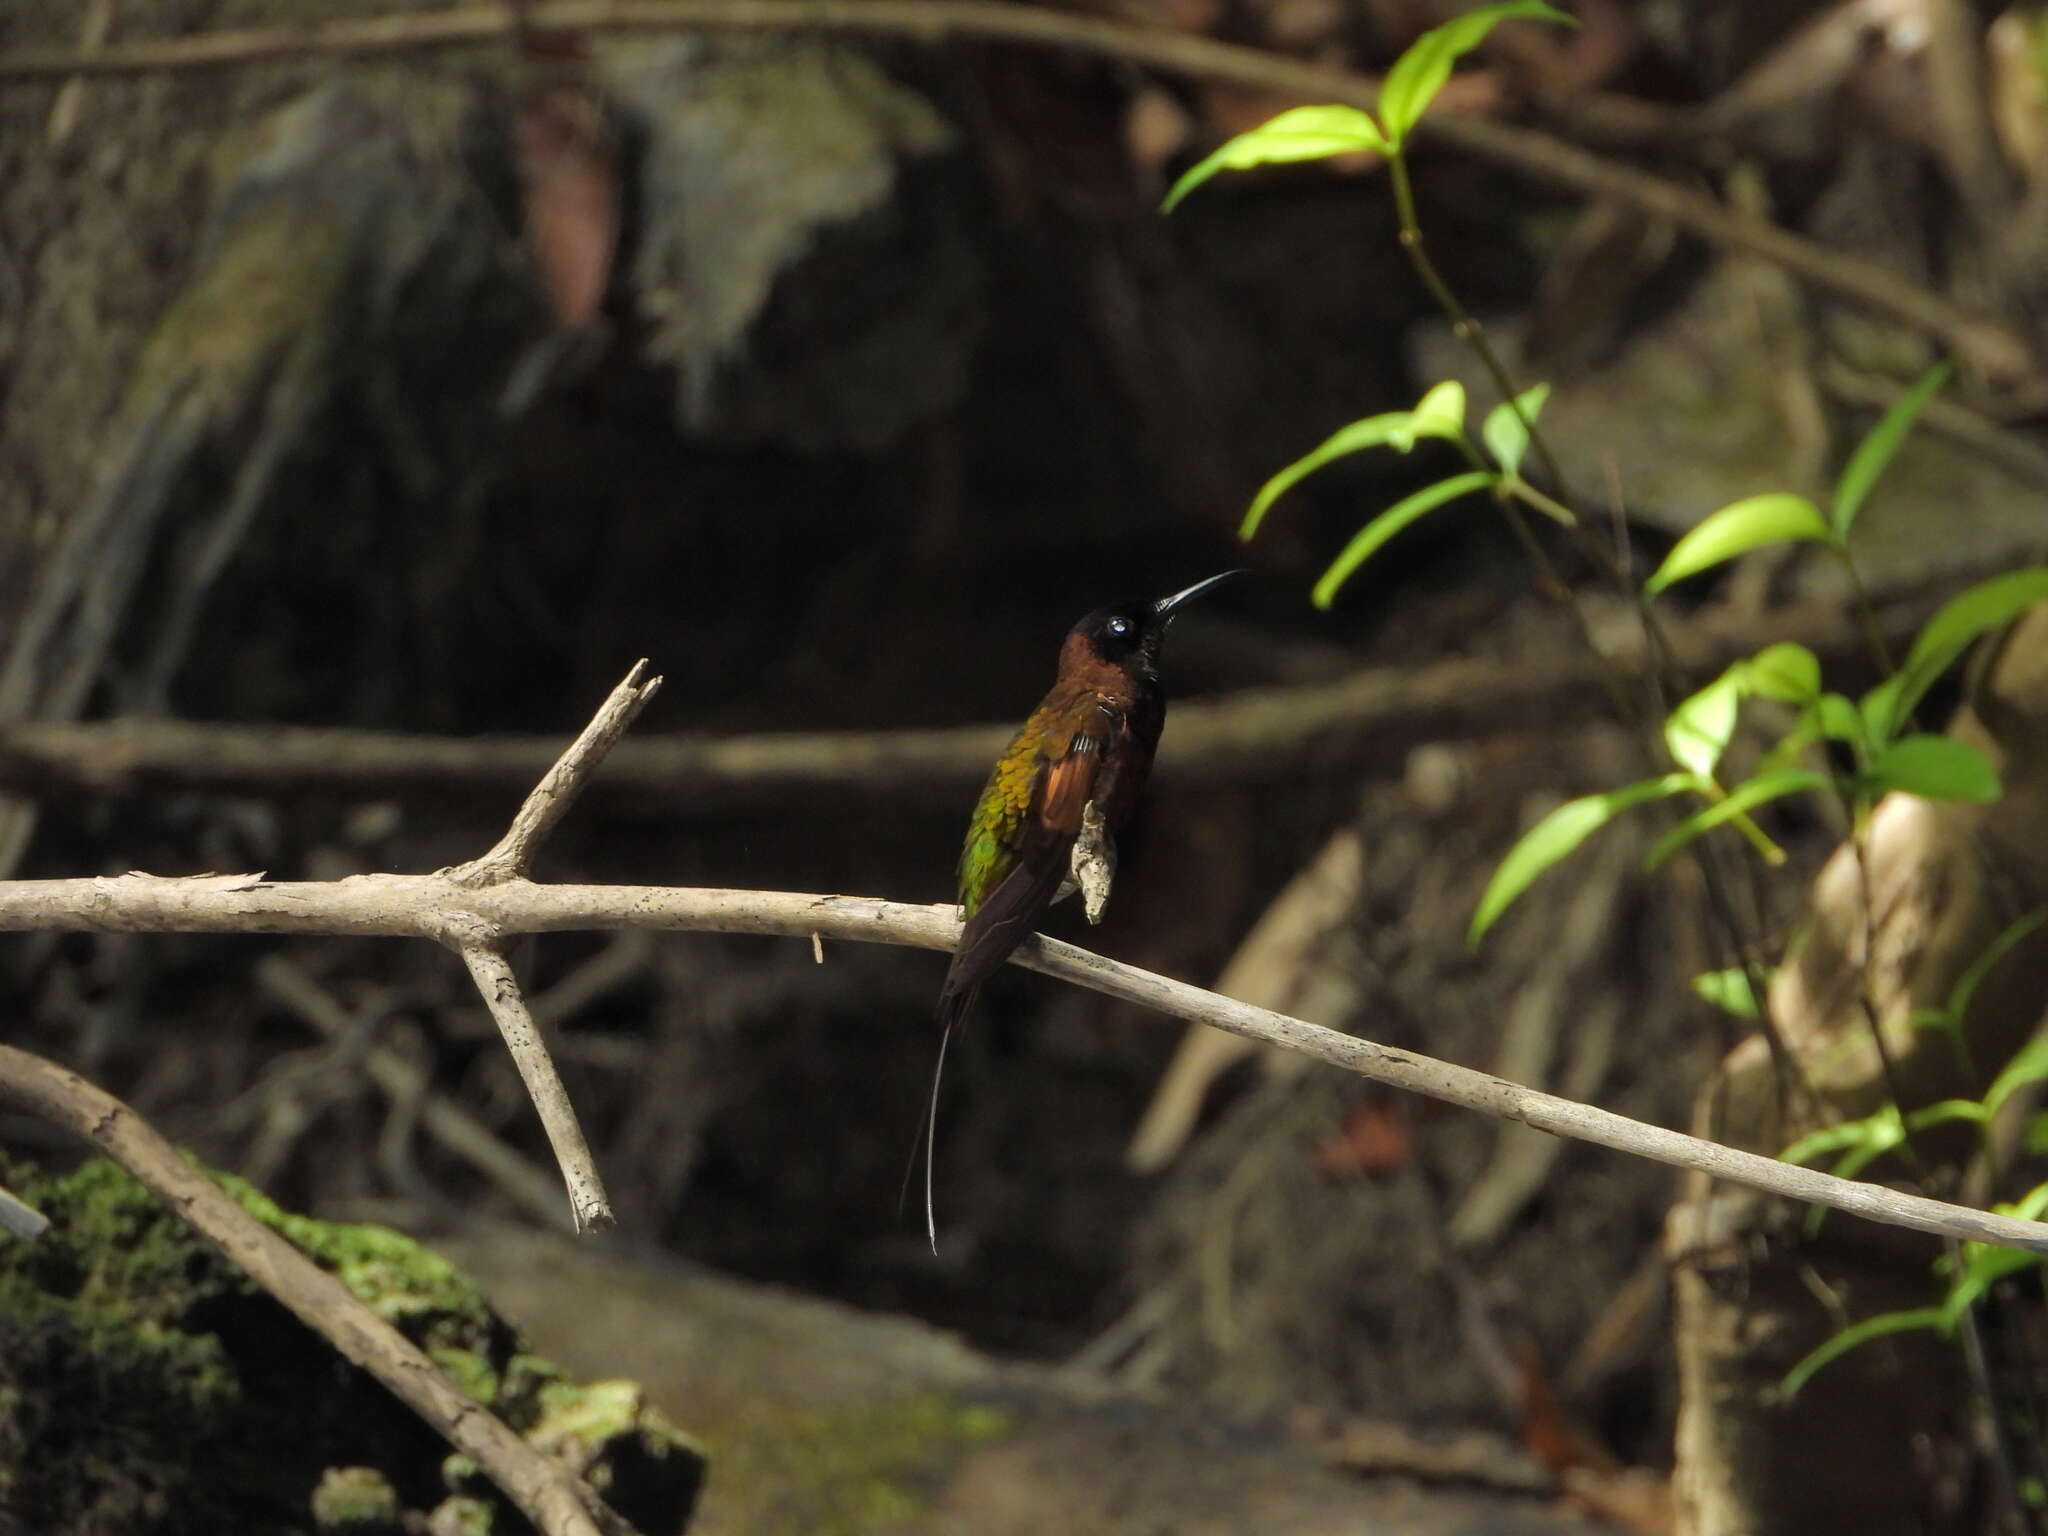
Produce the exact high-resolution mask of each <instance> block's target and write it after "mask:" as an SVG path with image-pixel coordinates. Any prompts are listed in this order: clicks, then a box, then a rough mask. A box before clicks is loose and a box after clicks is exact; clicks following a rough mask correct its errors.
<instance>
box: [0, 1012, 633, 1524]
mask: <svg viewBox="0 0 2048 1536" xmlns="http://www.w3.org/2000/svg"><path fill="white" fill-rule="evenodd" d="M0 1103H5V1104H6V1105H8V1107H10V1108H12V1109H16V1110H20V1111H22V1112H24V1113H26V1114H31V1115H35V1116H37V1117H38V1118H40V1119H44V1120H48V1121H50V1122H52V1123H53V1124H56V1125H60V1126H63V1127H64V1128H65V1129H66V1130H69V1131H71V1132H72V1133H73V1134H75V1135H77V1136H79V1137H81V1138H82V1139H83V1140H85V1141H87V1142H90V1143H91V1144H92V1145H93V1146H94V1147H95V1148H97V1149H98V1150H99V1151H100V1152H103V1153H104V1154H106V1155H107V1156H108V1157H110V1158H112V1159H113V1160H114V1161H115V1162H117V1163H119V1164H120V1165H121V1166H122V1167H123V1168H125V1169H127V1170H128V1171H129V1172H130V1173H132V1174H133V1175H135V1177H136V1178H137V1179H139V1180H140V1181H141V1182H142V1183H143V1184H144V1185H145V1186H146V1187H147V1188H148V1189H149V1191H150V1193H151V1194H153V1195H155V1196H156V1197H157V1198H158V1199H159V1200H161V1201H163V1203H164V1204H165V1205H167V1206H169V1207H170V1208H171V1209H172V1210H173V1211H175V1212H176V1213H177V1214H178V1216H179V1217H180V1218H181V1219H182V1220H184V1221H187V1222H190V1223H191V1225H192V1227H193V1228H194V1229H195V1230H196V1231H197V1232H198V1233H199V1235H200V1236H202V1237H204V1238H205V1239H206V1240H207V1241H208V1242H209V1243H211V1244H213V1246H214V1247H216V1248H218V1249H219V1250H220V1251H221V1254H222V1255H223V1256H224V1257H225V1258H226V1259H227V1260H228V1262H229V1263H231V1264H233V1265H234V1266H235V1267H236V1268H238V1269H240V1270H241V1271H242V1272H243V1273H244V1274H246V1275H248V1276H249V1278H250V1279H251V1280H253V1281H255V1282H256V1284H258V1285H260V1286H262V1287H263V1289H264V1290H266V1291H268V1292H269V1293H270V1294H271V1295H273V1296H275V1297H276V1298H277V1299H278V1300H279V1301H280V1302H282V1303H283V1304H284V1305H285V1306H286V1307H288V1308H290V1309H291V1311H292V1313H293V1314H294V1315H295V1316H296V1317H297V1318H298V1319H299V1320H300V1321H301V1322H303V1323H304V1324H305V1325H306V1326H307V1327H309V1328H311V1329H312V1330H313V1331H314V1332H316V1333H318V1334H319V1335H320V1336H321V1337H323V1338H324V1339H326V1340H327V1341H328V1343H330V1344H332V1345H333V1346H334V1347H335V1349H337V1350H339V1351H340V1352H341V1353H342V1354H343V1355H345V1356H347V1357H348V1358H349V1359H350V1360H353V1361H354V1362H355V1363H356V1364H357V1365H359V1366H361V1367H362V1368H363V1369H364V1370H366V1371H368V1372H370V1374H371V1375H373V1376H375V1377H376V1378H377V1379H378V1380H379V1381H381V1382H383V1383H384V1385H385V1386H386V1387H388V1388H389V1389H390V1390H391V1392H392V1393H393V1394H394V1395H395V1396H397V1397H398V1398H399V1400H400V1401H402V1402H403V1403H405V1405H406V1406H407V1407H409V1408H411V1409H412V1410H413V1412H415V1413H417V1414H418V1415H419V1416H420V1417H421V1418H422V1419H424V1420H426V1421H427V1423H428V1424H430V1425H431V1426H433V1428H434V1429H435V1431H436V1432H438V1433H439V1434H440V1435H441V1436H442V1437H443V1438H444V1439H446V1440H447V1441H448V1443H449V1444H450V1445H452V1446H454V1447H455V1448H456V1449H457V1450H459V1451H461V1452H462V1453H463V1454H464V1455H466V1456H469V1457H471V1458H472V1459H473V1460H475V1462H476V1464H477V1465H478V1466H480V1467H481V1468H483V1470H484V1472H485V1474H486V1475H487V1476H489V1477H490V1479H491V1481H492V1482H494V1483H496V1484H497V1485H498V1486H499V1487H500V1488H501V1489H503V1490H504V1492H505V1496H506V1497H507V1498H509V1499H510V1500H511V1501H512V1502H513V1503H514V1504H515V1505H517V1506H518V1507H519V1509H520V1510H521V1511H522V1512H523V1513H524V1514H525V1515H526V1517H527V1518H528V1519H529V1520H531V1521H532V1522H533V1524H534V1526H535V1527H536V1528H537V1529H538V1530H540V1531H542V1532H544V1533H546V1536H632V1527H631V1526H629V1525H628V1524H627V1523H626V1522H625V1521H624V1520H623V1519H621V1518H620V1517H619V1516H618V1514H617V1513H616V1512H615V1511H613V1510H612V1509H611V1508H609V1507H608V1506H607V1505H606V1504H605V1503H604V1502H603V1500H601V1499H600V1498H599V1497H598V1496H597V1494H596V1493H595V1492H593V1491H592V1490H591V1488H590V1487H589V1485H588V1484H586V1483H584V1482H583V1481H582V1480H581V1479H580V1478H577V1477H576V1476H574V1475H573V1474H571V1473H570V1471H569V1470H568V1468H566V1467H565V1466H563V1465H562V1464H561V1463H559V1462H556V1461H552V1460H550V1459H549V1458H548V1457H546V1456H543V1455H541V1454H540V1452H538V1451H536V1450H535V1449H534V1448H533V1447H532V1446H530V1445H528V1444H527V1443H526V1442H525V1441H524V1440H522V1439H520V1438H519V1436H518V1435H516V1434H514V1433H513V1432H512V1431H511V1430H510V1429H508V1428H507V1427H506V1426H505V1424H504V1423H503V1422H502V1421H501V1420H499V1419H498V1418H497V1417H495V1416H494V1415H493V1414H491V1413H490V1412H489V1411H488V1410H486V1409H485V1408H484V1407H482V1405H480V1404H479V1403H477V1402H476V1401H475V1400H474V1399H473V1398H471V1397H469V1396H468V1395H467V1394H465V1393H464V1392H463V1391H462V1390H461V1389H460V1388H458V1387H457V1386H456V1385H455V1383H454V1381H453V1380H452V1379H451V1378H450V1377H449V1376H447V1375H446V1374H445V1373H444V1372H442V1371H441V1370H440V1368H439V1367H437V1366H436V1365H435V1364H434V1363H433V1361H431V1360H429V1359H428V1358H427V1357H426V1355H425V1354H423V1353H422V1352H421V1351H420V1349H419V1348H418V1347H417V1346H416V1345H414V1344H413V1343H412V1342H411V1341H410V1340H408V1339H407V1338H406V1337H405V1336H404V1335H403V1334H401V1333H399V1332H398V1331H397V1330H396V1329H394V1328H393V1327H391V1325H390V1324H388V1323H386V1322H385V1321H384V1320H383V1319H381V1318H379V1317H378V1316H377V1314H376V1313H374V1312H372V1311H371V1310H370V1309H369V1308H368V1307H367V1306H365V1305H364V1304H363V1303H362V1302H360V1301H358V1300H357V1299H356V1298H355V1296H354V1295H353V1294H351V1293H350V1291H349V1289H348V1288H347V1287H346V1286H345V1285H343V1284H342V1283H341V1282H340V1281H339V1280H337V1279H336V1278H335V1277H334V1276H332V1275H330V1274H328V1273H327V1272H326V1271H325V1270H323V1269H321V1268H319V1267H318V1266H317V1265H315V1264H314V1263H313V1262H312V1261H311V1260H309V1259H308V1258H306V1257H305V1256H304V1255H303V1254H301V1253H300V1252H299V1251H298V1250H297V1249H296V1248H294V1247H292V1245H291V1244H290V1243H288V1242H286V1241H285V1240H284V1239H283V1238H282V1237H280V1236H278V1234H277V1233H275V1232H273V1231H271V1229H270V1228H268V1227H266V1226H264V1225H263V1223H262V1222H260V1221H258V1220H256V1218H255V1217H253V1216H251V1215H250V1214H249V1213H248V1212H247V1211H245V1210H243V1209H242V1208H241V1206H239V1205H237V1204H236V1203H235V1202H234V1200H232V1199H231V1198H230V1197H229V1196H228V1195H227V1194H226V1193H225V1192H224V1191H222V1190H221V1188H220V1187H219V1186H218V1185H216V1184H215V1183H214V1182H213V1181H212V1180H211V1179H209V1178H207V1177H206V1175H205V1174H203V1173H201V1172H200V1171H199V1170H198V1169H196V1168H194V1167H193V1166H192V1165H191V1164H190V1163H188V1162H186V1161H185V1159H184V1157H183V1155H182V1154H180V1153H179V1151H178V1149H177V1148H176V1147H174V1146H172V1145H171V1144H170V1143H169V1142H168V1141H166V1140H164V1138H163V1137H162V1136H160V1135H158V1134H157V1132H156V1131H155V1130H154V1129H153V1128H152V1127H151V1126H150V1125H149V1124H148V1123H147V1122H146V1121H144V1120H143V1119H142V1117H141V1116H139V1115H137V1114H136V1113H135V1111H134V1110H132V1109H130V1108H129V1107H128V1106H127V1105H126V1104H124V1103H122V1102H121V1101H120V1100H119V1099H116V1098H115V1097H113V1096H112V1095H111V1094H109V1093H106V1092H105V1091H103V1090H101V1089H99V1088H96V1087H94V1086H93V1085H92V1084H91V1083H88V1082H87V1081H86V1080H85V1079H84V1078H82V1077H80V1076H78V1075H77V1074H76V1073H74V1072H70V1071H67V1070H66V1069H64V1068H63V1067H60V1066H58V1065H56V1064H55V1063H54V1062H49V1061H45V1060H44V1059H43V1058H42V1057H40V1056H33V1055H30V1054H29V1053H28V1052H26V1051H21V1050H16V1049H15V1048H14V1047H12V1046H4V1045H0Z"/></svg>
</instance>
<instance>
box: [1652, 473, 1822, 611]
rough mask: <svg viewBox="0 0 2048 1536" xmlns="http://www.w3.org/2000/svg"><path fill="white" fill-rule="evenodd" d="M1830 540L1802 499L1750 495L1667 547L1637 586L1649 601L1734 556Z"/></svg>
mask: <svg viewBox="0 0 2048 1536" xmlns="http://www.w3.org/2000/svg"><path fill="white" fill-rule="evenodd" d="M1833 539H1834V530H1833V529H1831V528H1829V527H1828V523H1827V519H1826V518H1824V517H1822V516H1821V515H1820V508H1819V507H1816V506H1815V505H1814V504H1813V503H1812V502H1810V501H1808V500H1807V499H1806V498H1805V497H1804V496H1794V495H1792V494H1791V493H1790V492H1789V491H1771V492H1769V493H1767V494H1765V495H1762V496H1750V497H1747V498H1745V499H1744V500H1742V501H1738V502H1735V503H1733V504H1732V505H1729V506H1725V507H1723V508H1721V510H1720V511H1718V512H1712V513H1709V514H1708V515H1707V517H1706V518H1705V519H1704V520H1703V521H1702V522H1701V523H1700V525H1699V526H1698V527H1697V528H1695V529H1693V531H1692V532H1691V533H1688V534H1687V535H1686V536H1685V537H1684V538H1682V539H1680V540H1679V541H1678V543H1677V544H1675V545H1673V546H1672V550H1671V553H1670V554H1668V555H1666V556H1665V557H1664V563H1663V564H1662V565H1660V566H1658V567H1657V571H1656V574H1655V575H1653V576H1651V578H1650V579H1649V580H1648V581H1647V582H1645V583H1644V584H1643V590H1644V591H1645V592H1647V593H1649V594H1650V595H1651V596H1655V595H1656V594H1657V593H1659V592H1662V591H1663V590H1664V589H1665V588H1666V587H1668V586H1670V585H1671V584H1672V583H1673V582H1674V581H1683V580H1684V579H1685V578H1686V577H1688V576H1696V575H1698V574H1699V573H1700V572H1701V571H1704V570H1709V569H1711V568H1712V567H1714V566H1717V565H1720V564H1721V563H1722V562H1723V561H1727V560H1733V559H1734V558H1735V557H1736V556H1737V555H1746V554H1748V553H1749V552H1750V551H1751V550H1753V549H1763V548H1765V547H1766V546H1768V545H1771V544H1793V543H1799V542H1801V541H1818V542H1820V543H1823V544H1826V543H1830V542H1832V541H1833Z"/></svg>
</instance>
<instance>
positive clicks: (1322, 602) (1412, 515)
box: [1311, 469, 1500, 608]
mask: <svg viewBox="0 0 2048 1536" xmlns="http://www.w3.org/2000/svg"><path fill="white" fill-rule="evenodd" d="M1499 479H1500V477H1499V476H1498V475H1495V474H1493V473H1492V472H1491V471H1486V470H1476V469H1475V470H1470V471H1468V472H1467V473H1465V474H1462V475H1453V476H1451V478H1450V479H1448V480H1439V481H1438V482H1437V483H1436V484H1435V485H1425V486H1424V487H1423V488H1422V489H1421V490H1419V491H1417V492H1416V493H1415V494H1414V495H1412V496H1404V497H1402V498H1401V500H1399V501H1397V502H1395V503H1394V504H1393V505H1392V506H1391V507H1389V508H1387V510H1386V511H1384V512H1382V513H1381V514H1380V515H1379V516H1378V517H1376V518H1374V519H1373V520H1372V521H1371V522H1369V523H1367V524H1366V525H1365V526H1364V527H1363V528H1361V529H1359V530H1358V532H1357V533H1355V534H1353V535H1352V536H1351V542H1350V543H1349V544H1346V545H1345V546H1344V553H1343V554H1341V555H1339V556H1338V557H1337V558H1336V559H1335V560H1334V561H1332V562H1331V564H1330V568H1329V569H1328V570H1327V571H1325V572H1323V578H1322V580H1320V581H1318V582H1317V583H1316V589H1315V591H1314V592H1313V593H1312V594H1311V601H1313V602H1314V603H1315V605H1316V606H1317V607H1318V608H1327V607H1329V606H1330V604H1331V603H1332V602H1334V601H1335V600H1336V597H1337V591H1338V589H1339V588H1340V587H1342V586H1343V585H1344V583H1345V582H1347V581H1349V580H1350V579H1351V573H1352V572H1353V571H1355V570H1357V569H1358V568H1359V567H1360V566H1361V565H1363V564H1365V562H1366V561H1367V560H1368V559H1370V558H1371V557H1372V555H1373V554H1374V552H1375V551H1377V550H1378V549H1379V547H1380V546H1381V545H1382V544H1384V543H1386V542H1387V540H1389V539H1391V538H1392V537H1393V536H1394V535H1395V534H1397V533H1399V532H1400V531H1401V530H1402V529H1403V528H1406V527H1407V526H1408V525H1409V524H1410V523H1412V522H1414V521H1415V520H1416V519H1417V518H1419V517H1421V516H1422V515H1423V514H1424V513H1426V512H1434V511H1435V510H1436V509H1437V508H1438V507H1440V506H1442V505H1443V504H1444V503H1445V502H1447V501H1456V500H1457V499H1458V498H1459V497H1460V496H1469V495H1471V494H1472V492H1474V491H1483V490H1486V489H1488V488H1489V487H1491V486H1492V485H1494V484H1495V483H1496V482H1497V481H1498V480H1499Z"/></svg>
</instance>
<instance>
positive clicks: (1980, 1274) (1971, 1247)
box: [1941, 1191, 2042, 1329]
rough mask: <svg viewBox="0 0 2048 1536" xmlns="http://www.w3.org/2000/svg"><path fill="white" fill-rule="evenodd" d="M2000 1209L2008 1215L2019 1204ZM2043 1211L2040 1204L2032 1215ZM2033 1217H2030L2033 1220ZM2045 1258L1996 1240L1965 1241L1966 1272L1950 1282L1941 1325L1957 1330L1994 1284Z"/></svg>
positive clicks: (2013, 1212)
mask: <svg viewBox="0 0 2048 1536" xmlns="http://www.w3.org/2000/svg"><path fill="white" fill-rule="evenodd" d="M2036 1193H2039V1191H2036ZM1999 1210H2000V1211H2001V1212H2002V1213H2005V1214H2007V1215H2017V1214H2018V1207H2007V1206H2003V1205H2001V1206H2000V1207H1999ZM2039 1214H2040V1210H2039V1208H2038V1207H2037V1208H2036V1209H2035V1210H2034V1212H2033V1213H2032V1216H2038V1215H2039ZM2032 1216H2030V1217H2029V1218H2028V1219H2029V1220H2031V1219H2032ZM2041 1261H2042V1260H2041V1255H2040V1254H2038V1253H2028V1252H2025V1251H2024V1250H2021V1249H2017V1248H2004V1247H2000V1246H1999V1245H1997V1244H1995V1243H1965V1244H1964V1245H1963V1264H1962V1272H1961V1273H1960V1274H1958V1275H1956V1276H1955V1277H1954V1278H1953V1279H1952V1280H1951V1281H1950V1282H1949V1291H1948V1295H1947V1296H1946V1297H1944V1298H1943V1300H1942V1303H1941V1326H1942V1327H1943V1328H1944V1329H1953V1328H1954V1327H1955V1325H1956V1324H1957V1323H1959V1322H1961V1321H1962V1320H1963V1314H1964V1313H1965V1312H1967V1311H1969V1310H1970V1308H1971V1307H1973V1306H1975V1305H1976V1304H1977V1303H1978V1302H1979V1301H1980V1300H1981V1299H1982V1298H1983V1296H1984V1293H1985V1292H1986V1291H1988V1290H1990V1289H1991V1287H1992V1286H1994V1285H1996V1284H1997V1283H1998V1282H1999V1281H2001V1280H2003V1279H2005V1278H2006V1277H2007V1276H2009V1275H2016V1274H2018V1273H2020V1271H2022V1270H2026V1269H2032V1268H2033V1267H2034V1266H2035V1265H2037V1264H2039V1263H2041Z"/></svg>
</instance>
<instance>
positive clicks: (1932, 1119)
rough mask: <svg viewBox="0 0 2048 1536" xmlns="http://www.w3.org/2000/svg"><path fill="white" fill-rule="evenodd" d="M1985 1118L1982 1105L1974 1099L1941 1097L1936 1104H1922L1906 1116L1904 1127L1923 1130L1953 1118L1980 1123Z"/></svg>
mask: <svg viewBox="0 0 2048 1536" xmlns="http://www.w3.org/2000/svg"><path fill="white" fill-rule="evenodd" d="M1987 1118H1989V1117H1988V1116H1986V1115H1985V1113H1984V1106H1983V1105H1982V1104H1979V1103H1978V1102H1977V1101H1976V1100H1975V1099H1943V1100H1941V1101H1940V1102H1939V1103H1936V1104H1927V1105H1923V1106H1922V1107H1921V1108H1919V1109H1916V1110H1914V1111H1913V1113H1911V1114H1910V1115H1908V1116H1906V1129H1907V1130H1909V1131H1924V1130H1926V1129H1927V1128H1928V1127H1929V1126H1931V1125H1947V1124H1949V1123H1950V1122H1951V1121H1955V1120H1968V1121H1969V1122H1970V1123H1971V1124H1973V1125H1982V1124H1983V1123H1984V1121H1985V1120H1986V1119H1987Z"/></svg>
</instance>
